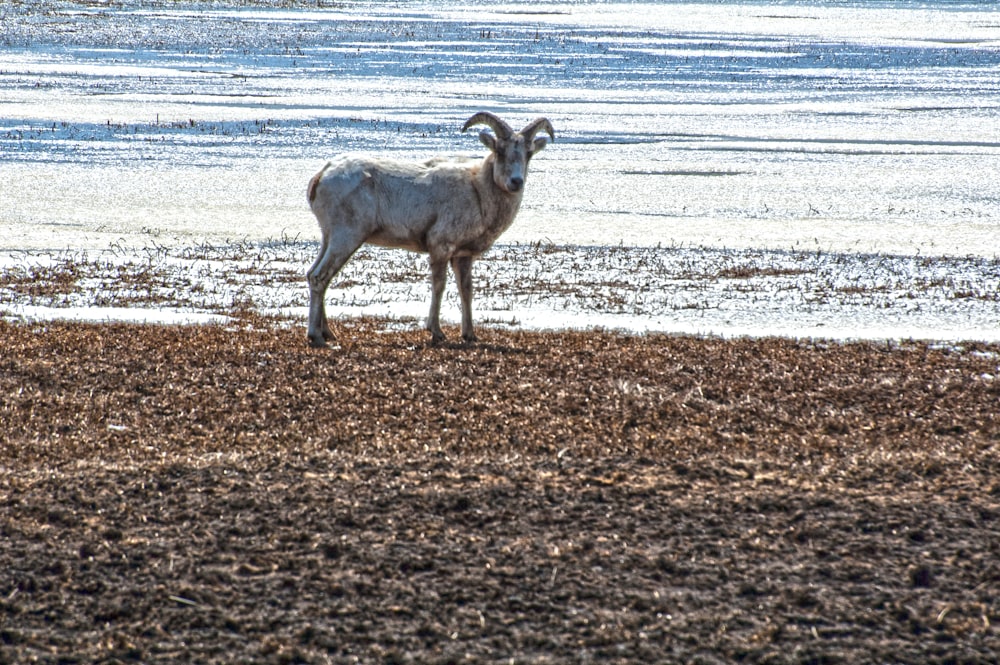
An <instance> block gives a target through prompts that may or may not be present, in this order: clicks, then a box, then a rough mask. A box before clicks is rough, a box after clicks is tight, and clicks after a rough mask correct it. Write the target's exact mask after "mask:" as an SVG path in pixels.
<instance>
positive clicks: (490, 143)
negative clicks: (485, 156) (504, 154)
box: [479, 132, 497, 152]
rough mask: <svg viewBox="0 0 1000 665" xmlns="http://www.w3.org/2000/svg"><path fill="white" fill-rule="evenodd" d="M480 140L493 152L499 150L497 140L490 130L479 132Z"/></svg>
mask: <svg viewBox="0 0 1000 665" xmlns="http://www.w3.org/2000/svg"><path fill="white" fill-rule="evenodd" d="M479 140H480V141H482V142H483V145H484V146H486V147H487V148H489V149H490V150H492V151H493V152H496V151H497V140H496V139H495V138H493V135H492V134H490V133H489V132H479Z"/></svg>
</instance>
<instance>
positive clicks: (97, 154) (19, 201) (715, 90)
mask: <svg viewBox="0 0 1000 665" xmlns="http://www.w3.org/2000/svg"><path fill="white" fill-rule="evenodd" d="M317 4H319V5H322V4H323V3H316V2H296V1H295V0H288V1H281V2H278V1H275V2H266V1H256V2H255V1H253V0H244V1H242V2H240V1H236V2H231V3H227V2H189V3H183V2H138V1H137V2H129V1H125V2H115V3H110V2H109V3H101V2H22V3H16V4H5V5H4V6H3V7H2V8H0V250H6V251H8V252H12V251H16V250H31V251H34V252H43V251H55V250H62V251H65V250H70V251H76V250H77V249H90V250H96V251H101V250H106V249H107V248H108V247H109V246H112V245H115V246H118V247H122V246H129V247H134V248H142V247H150V246H154V247H178V248H183V247H191V246H195V245H197V244H199V243H205V242H207V243H210V244H212V245H213V246H220V247H221V246H224V245H226V244H227V243H234V242H238V243H246V242H251V243H266V242H268V241H271V240H273V239H276V238H296V239H300V240H301V241H303V242H307V241H310V242H311V241H313V240H315V239H316V238H317V237H318V232H317V230H316V226H315V221H314V220H313V218H312V216H311V214H310V212H309V210H308V207H307V206H306V203H305V196H304V190H305V184H306V182H307V181H308V179H309V177H310V176H311V175H312V174H313V173H314V172H315V171H316V170H317V169H318V168H319V167H320V166H321V165H322V164H323V163H324V162H325V161H326V160H327V159H328V158H329V157H330V156H332V155H333V154H336V153H338V152H342V151H348V150H351V151H367V152H372V153H377V154H382V155H387V156H395V157H410V156H412V157H424V156H427V155H430V154H434V153H438V152H480V151H481V148H480V146H479V143H478V141H477V140H476V139H475V137H474V136H473V135H463V134H461V133H460V132H459V131H458V130H459V128H460V127H461V124H462V122H463V121H464V119H465V118H466V117H468V116H469V115H470V114H471V113H473V112H475V111H476V110H479V109H489V110H493V111H495V112H497V113H499V114H500V115H502V116H504V117H507V118H510V119H511V120H512V122H513V123H515V124H516V123H521V122H526V121H528V120H530V119H532V118H534V117H536V116H538V115H546V116H547V117H549V118H550V119H551V120H552V122H553V124H554V125H555V127H556V132H557V140H556V142H555V143H554V144H553V145H552V146H551V147H550V149H549V150H547V151H546V152H545V153H543V154H542V155H540V156H539V158H538V159H537V160H535V161H534V162H533V163H532V176H531V182H530V184H529V185H528V189H527V193H526V196H525V203H524V206H523V207H522V211H521V214H520V216H519V218H518V220H517V222H516V223H515V225H514V227H513V228H512V229H510V231H508V233H507V235H506V236H504V238H503V241H504V242H505V243H520V244H522V245H529V244H532V243H538V242H539V241H541V242H543V243H546V244H552V245H554V246H558V247H570V246H573V247H592V248H594V247H618V246H622V247H633V248H643V247H645V248H655V247H657V246H660V247H663V248H673V249H674V250H679V249H681V248H685V249H689V250H692V251H695V252H696V254H697V252H698V251H700V252H701V253H702V254H701V255H702V256H703V257H705V260H706V261H707V262H711V260H712V259H711V258H710V256H714V254H712V252H717V251H722V250H727V251H730V252H732V253H734V256H743V257H756V258H755V259H754V260H755V261H757V262H758V263H759V262H760V261H762V260H763V261H764V262H765V263H767V264H771V265H780V264H782V262H783V261H785V260H786V259H785V258H782V257H787V256H788V255H790V254H789V253H792V255H794V253H796V252H819V253H821V254H825V255H835V256H841V257H844V258H843V261H842V262H841V263H839V264H837V263H834V264H833V265H842V266H846V265H856V266H864V265H868V264H870V263H871V262H872V261H873V260H874V259H873V257H886V256H892V257H895V258H894V259H893V260H899V261H905V260H909V259H907V257H917V256H919V257H922V259H926V258H927V257H953V259H954V260H952V259H949V260H948V261H944V260H943V259H942V261H944V263H946V264H947V265H950V266H952V269H953V270H954V271H957V274H961V279H966V280H971V281H972V283H973V284H974V285H976V288H974V289H973V291H975V292H976V293H980V294H981V297H977V298H975V299H969V298H964V299H961V298H960V299H958V300H957V301H954V302H951V303H950V304H948V306H947V307H946V306H945V304H946V303H944V302H943V301H941V300H940V298H939V299H938V300H935V299H934V298H930V300H928V301H927V302H924V301H923V300H922V301H921V302H924V304H923V307H924V309H925V311H926V309H927V308H931V309H933V308H934V307H935V305H934V303H936V302H939V303H940V304H941V306H940V308H939V309H940V310H941V315H940V316H939V317H938V319H939V321H938V324H937V326H938V327H937V328H936V329H938V330H940V331H945V329H947V330H953V329H965V324H966V322H965V321H963V320H962V317H967V318H968V319H969V321H970V322H971V321H972V320H973V319H975V321H976V323H975V326H974V329H975V330H981V331H988V330H990V329H991V327H992V328H1000V315H998V311H997V307H998V306H997V304H996V300H995V299H991V298H990V297H988V296H989V292H988V285H989V284H991V283H992V282H990V281H989V280H990V274H992V273H991V272H990V271H992V270H994V269H995V265H996V260H997V257H998V255H1000V233H998V231H1000V178H998V177H997V173H998V170H997V165H998V164H1000V12H998V11H997V9H996V5H995V3H994V2H991V1H987V0H983V1H979V2H975V1H948V0H936V1H935V0H921V1H919V2H918V1H912V2H911V1H907V0H893V1H891V2H890V1H884V2H881V1H878V0H868V1H860V0H858V1H850V0H826V1H822V0H817V1H812V2H727V3H717V2H682V1H678V2H627V3H613V2H612V3H606V2H583V1H581V2H570V3H533V4H530V5H524V4H520V3H518V4H514V3H511V4H496V3H491V2H461V3H459V2H450V1H448V0H445V1H442V2H430V1H424V2H392V3H387V2H360V3H350V4H344V3H336V4H335V5H334V3H331V5H333V6H331V7H329V8H325V7H322V6H320V7H317ZM581 251H583V250H581ZM637 251H638V250H637ZM760 252H765V253H766V254H765V255H766V256H767V257H769V258H767V259H760V258H759V257H760V256H761V255H760ZM307 253H308V252H307ZM10 256H26V255H23V254H20V255H18V254H16V253H15V254H10ZM963 257H968V258H967V262H966V264H964V267H963V266H959V265H958V264H956V263H955V261H959V259H961V258H963ZM309 260H311V259H308V258H306V259H305V265H302V266H301V271H304V270H305V268H306V267H307V265H308V261H309ZM510 260H512V261H516V260H517V258H516V255H515V256H512V257H511V258H510ZM959 263H961V261H959ZM924 265H925V267H927V266H929V265H930V264H924ZM984 266H985V267H984ZM928 269H929V268H928ZM845 270H846V269H845ZM977 271H978V272H977ZM918 272H919V271H918ZM848 273H849V271H847V272H845V273H844V274H848ZM803 274H804V273H803ZM823 274H825V275H827V277H828V278H829V280H834V279H835V278H837V275H836V273H835V272H833V273H823ZM976 275H979V277H977V276H976ZM512 278H513V277H512ZM914 279H916V278H914ZM639 282H641V280H637V281H636V284H638V283H639ZM708 284H709V283H708V282H705V283H704V285H705V289H706V290H705V293H706V294H710V293H711V292H712V289H711V288H709V286H708ZM726 284H729V285H731V282H726ZM914 284H917V282H914ZM636 288H640V287H636ZM658 288H664V289H668V290H669V289H672V288H676V285H674V286H671V285H670V284H661V285H660V286H659V287H658ZM984 289H986V291H985V292H984ZM736 291H738V290H736ZM736 291H734V290H732V289H729V295H728V296H725V297H728V298H735V297H736V295H735V293H736ZM957 292H959V293H960V294H961V293H966V291H962V290H961V289H959V290H958V291H957ZM938 295H939V296H940V293H939V294H938ZM425 296H426V294H425V293H424V292H423V291H422V290H420V292H419V294H418V295H414V299H413V301H414V302H417V301H419V302H421V303H422V302H423V300H425ZM335 297H336V294H334V293H333V292H331V302H332V301H333V299H334V298H335ZM401 297H402V296H401ZM723 297H724V296H723V295H719V294H716V295H713V296H711V298H723ZM942 297H943V296H942ZM706 298H708V296H706ZM711 298H709V300H711ZM709 300H706V302H708V301H709ZM973 300H974V301H975V302H976V303H978V304H977V307H978V309H977V312H978V313H976V314H975V315H973V314H972V313H970V311H969V310H968V309H963V308H962V307H957V308H956V307H953V305H955V304H956V303H958V304H962V302H964V303H965V304H969V303H970V302H972V301H973ZM959 301H962V302H959ZM711 302H716V301H714V300H711ZM719 302H735V301H726V300H722V301H719ZM785 305H786V309H788V316H785V315H782V316H781V317H778V318H779V319H780V320H781V321H782V322H783V323H782V324H781V325H782V326H785V327H784V328H781V327H780V326H779V331H780V330H789V331H792V332H794V331H795V330H796V324H795V321H799V322H800V323H803V324H804V325H805V323H806V321H805V319H803V318H802V317H799V318H796V312H801V308H799V307H798V306H797V305H795V303H794V302H791V301H788V302H786V303H785ZM422 307H423V306H422V305H421V309H422ZM740 307H742V305H741V306H740ZM709 309H711V308H709ZM738 309H739V308H738ZM750 309H752V308H749V309H748V311H750ZM675 311H681V310H680V309H678V310H675ZM755 311H758V312H760V311H763V310H761V309H760V308H759V307H758V308H757V310H755ZM852 311H853V310H852ZM636 315H637V316H640V317H641V316H645V317H646V319H645V323H639V324H633V325H631V326H626V327H638V328H644V327H649V326H650V325H653V326H654V327H664V328H669V327H670V325H669V321H668V320H667V319H668V318H669V317H661V318H659V319H656V321H657V323H655V324H651V321H652V320H653V319H651V318H649V317H650V315H649V314H648V313H646V314H641V313H637V314H636ZM588 316H589V315H588ZM824 316H826V315H824ZM830 316H833V314H830ZM857 316H858V314H857V312H855V313H854V314H851V315H844V317H842V318H843V321H842V323H843V327H844V328H845V329H850V328H851V326H852V318H851V317H854V318H853V320H854V321H858V319H857ZM730 318H731V317H730ZM591 320H592V318H591ZM757 323H758V324H759V323H760V321H758V322H757ZM678 325H680V324H678ZM726 325H727V324H725V323H724V322H722V323H719V324H718V325H714V324H713V325H708V326H706V330H708V331H712V330H716V329H719V330H727V328H726ZM729 325H730V326H731V327H730V328H728V329H729V330H739V329H740V327H739V325H738V324H736V323H730V324H729ZM754 325H757V324H754ZM859 325H860V324H859ZM923 325H924V324H921V326H923ZM745 327H746V328H747V329H748V330H751V329H754V328H753V326H752V325H750V323H748V324H747V325H746V326H745ZM764 327H766V328H767V329H768V330H771V329H772V328H773V326H764ZM806 327H808V325H806ZM681 328H683V326H681V327H679V328H677V329H681ZM922 329H923V328H922ZM931 329H935V328H934V327H933V326H931ZM940 334H941V335H944V336H949V335H952V334H953V333H948V332H941V333H940ZM980 336H982V335H980Z"/></svg>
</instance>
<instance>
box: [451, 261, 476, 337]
mask: <svg viewBox="0 0 1000 665" xmlns="http://www.w3.org/2000/svg"><path fill="white" fill-rule="evenodd" d="M451 269H452V270H453V271H454V272H455V280H456V281H457V282H458V294H459V296H461V299H462V339H464V340H465V341H466V342H475V341H476V333H474V332H473V331H472V257H471V256H456V257H454V258H452V260H451Z"/></svg>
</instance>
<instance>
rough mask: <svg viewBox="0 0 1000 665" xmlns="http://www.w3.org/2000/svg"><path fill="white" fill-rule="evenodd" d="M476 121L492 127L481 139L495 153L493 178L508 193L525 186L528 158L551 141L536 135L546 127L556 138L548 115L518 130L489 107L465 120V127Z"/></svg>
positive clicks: (475, 123) (553, 137) (463, 129)
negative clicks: (488, 109) (547, 117)
mask: <svg viewBox="0 0 1000 665" xmlns="http://www.w3.org/2000/svg"><path fill="white" fill-rule="evenodd" d="M474 125H486V126H487V127H489V128H490V129H492V130H493V134H490V133H489V132H487V131H482V132H480V133H479V140H480V141H482V143H483V145H485V146H486V147H487V148H489V149H490V152H492V153H493V156H494V159H493V182H494V183H496V185H497V187H499V188H500V189H502V190H503V191H505V192H507V193H508V194H516V193H518V192H520V191H521V190H522V189H523V188H524V179H525V177H527V175H528V162H529V161H531V158H532V156H533V155H534V154H535V153H537V152H538V151H540V150H543V149H544V148H545V146H546V145H547V144H548V139H546V138H545V137H539V138H535V135H536V134H538V132H540V131H542V130H545V132H547V133H548V135H549V136H550V137H551V138H552V139H553V140H555V138H556V133H555V130H554V129H553V128H552V123H551V122H549V121H548V120H547V119H546V118H537V119H536V120H533V121H532V122H530V123H528V124H527V125H526V126H525V128H524V129H522V130H521V131H519V132H515V131H514V129H513V128H512V127H511V126H510V125H508V124H507V123H506V122H504V121H503V120H501V119H500V118H499V117H497V116H495V115H493V114H492V113H490V112H488V111H480V112H479V113H477V114H475V115H474V116H472V117H471V118H469V119H468V120H466V121H465V125H463V126H462V131H463V132H464V131H466V130H468V129H469V127H472V126H474Z"/></svg>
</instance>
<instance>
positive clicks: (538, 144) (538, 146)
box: [531, 137, 549, 155]
mask: <svg viewBox="0 0 1000 665" xmlns="http://www.w3.org/2000/svg"><path fill="white" fill-rule="evenodd" d="M548 144H549V140H548V139H547V138H544V137H539V138H537V139H535V140H534V141H533V142H532V143H531V154H532V155H534V154H535V153H536V152H541V151H542V150H545V146H547V145H548Z"/></svg>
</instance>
